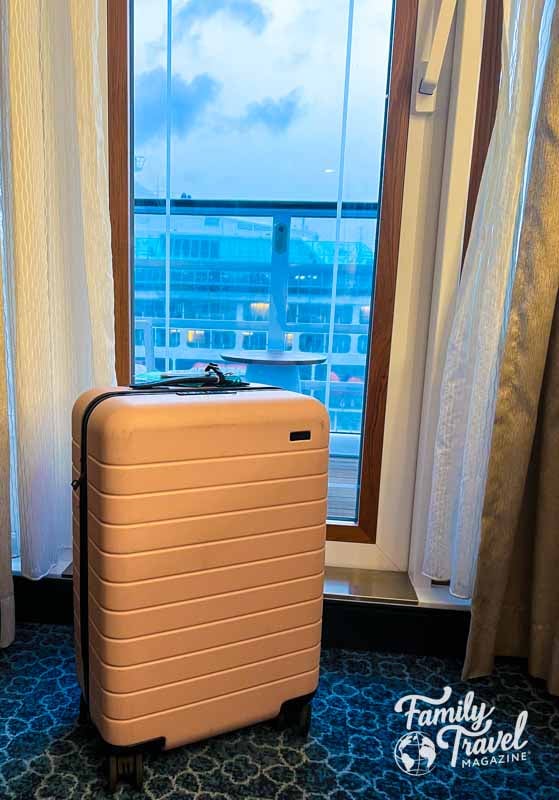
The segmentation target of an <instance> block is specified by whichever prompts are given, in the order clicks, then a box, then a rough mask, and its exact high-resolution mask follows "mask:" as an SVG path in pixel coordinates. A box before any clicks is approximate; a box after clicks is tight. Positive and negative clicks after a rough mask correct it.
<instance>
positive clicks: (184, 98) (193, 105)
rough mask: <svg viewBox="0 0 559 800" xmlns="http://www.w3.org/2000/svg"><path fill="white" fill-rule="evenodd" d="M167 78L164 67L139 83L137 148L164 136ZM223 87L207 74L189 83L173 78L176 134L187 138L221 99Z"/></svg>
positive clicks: (135, 90)
mask: <svg viewBox="0 0 559 800" xmlns="http://www.w3.org/2000/svg"><path fill="white" fill-rule="evenodd" d="M166 86H167V76H166V73H165V70H164V69H163V67H156V68H155V69H152V70H150V71H148V72H143V73H141V74H140V75H139V76H138V77H137V78H136V81H135V87H134V94H135V104H134V139H135V142H136V145H142V144H145V143H146V142H147V141H149V140H150V139H153V138H156V137H161V136H164V134H165V125H166V106H165V99H166V97H165V92H166ZM220 88H221V84H220V83H219V82H218V81H216V80H215V78H212V76H211V75H208V74H207V73H202V74H201V75H196V76H195V77H194V78H193V79H192V80H191V81H186V80H184V78H181V76H180V75H178V74H176V73H175V74H174V75H173V76H172V78H171V94H172V120H171V125H172V130H173V133H174V134H183V135H184V134H186V133H188V132H189V131H190V130H192V128H194V126H195V125H196V123H197V121H198V120H199V118H200V116H201V115H202V113H203V112H204V111H205V109H206V108H207V106H208V105H209V104H210V103H211V102H213V100H215V98H216V97H217V95H218V93H219V90H220Z"/></svg>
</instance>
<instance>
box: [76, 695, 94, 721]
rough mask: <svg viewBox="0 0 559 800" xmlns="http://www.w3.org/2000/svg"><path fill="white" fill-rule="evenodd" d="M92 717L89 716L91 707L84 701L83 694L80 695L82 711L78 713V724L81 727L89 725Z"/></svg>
mask: <svg viewBox="0 0 559 800" xmlns="http://www.w3.org/2000/svg"><path fill="white" fill-rule="evenodd" d="M90 722H91V717H90V716H89V706H88V705H87V703H86V702H85V700H84V699H83V694H81V695H80V710H79V713H78V723H79V724H80V725H89V723H90Z"/></svg>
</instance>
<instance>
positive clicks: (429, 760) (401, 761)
mask: <svg viewBox="0 0 559 800" xmlns="http://www.w3.org/2000/svg"><path fill="white" fill-rule="evenodd" d="M436 757H437V751H436V749H435V744H434V742H432V741H431V739H429V737H428V736H424V735H423V734H422V733H419V732H418V731H411V732H410V733H405V734H404V735H403V736H401V737H400V738H399V739H398V741H397V742H396V746H395V748H394V759H395V761H396V763H397V764H398V766H399V767H400V769H401V770H402V772H405V773H406V775H415V776H419V775H427V773H429V772H431V770H432V769H433V766H434V764H435V759H436Z"/></svg>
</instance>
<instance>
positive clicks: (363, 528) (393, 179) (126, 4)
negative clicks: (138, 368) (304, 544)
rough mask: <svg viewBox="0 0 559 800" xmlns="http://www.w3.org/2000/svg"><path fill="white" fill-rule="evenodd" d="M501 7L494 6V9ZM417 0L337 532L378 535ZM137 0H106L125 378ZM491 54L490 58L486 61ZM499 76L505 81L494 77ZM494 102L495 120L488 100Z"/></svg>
mask: <svg viewBox="0 0 559 800" xmlns="http://www.w3.org/2000/svg"><path fill="white" fill-rule="evenodd" d="M500 5H501V4H500V3H495V4H492V3H488V12H487V17H486V28H487V30H486V33H485V35H484V55H483V59H484V60H483V62H482V75H481V78H480V99H479V101H478V111H477V114H478V121H477V122H476V136H475V143H474V157H473V162H472V178H471V182H470V196H469V199H468V209H469V215H468V221H467V232H469V225H470V224H471V215H472V213H473V207H474V206H475V199H476V197H477V189H478V187H479V180H480V176H481V170H482V168H483V163H484V161H485V155H486V152H487V146H488V143H489V138H490V135H491V127H492V122H493V117H494V107H495V106H496V96H497V93H498V76H497V78H496V73H497V70H498V68H499V67H500V61H499V59H498V55H497V56H496V55H495V49H497V53H498V50H499V47H497V48H495V42H496V41H497V44H498V43H499V41H500V27H499V26H500V24H501V22H500V19H501V16H500V14H499V13H497V12H495V6H498V7H500ZM491 8H493V12H491V11H490V10H489V9H491ZM417 12H418V0H396V4H395V10H394V25H393V34H392V48H391V64H390V77H389V87H388V101H387V116H386V139H385V147H384V168H383V182H382V194H381V206H380V217H379V230H378V237H377V260H376V279H375V290H374V302H373V304H372V320H373V324H372V326H371V341H370V350H369V356H368V370H367V385H366V403H365V418H364V428H363V458H362V462H361V475H360V487H361V490H360V496H359V513H358V522H357V524H356V525H353V524H331V525H329V526H328V539H329V540H332V541H344V542H361V543H374V542H375V541H376V532H377V516H378V506H379V490H380V475H381V465H382V449H383V439H384V427H385V416H386V397H387V389H388V373H389V365H390V350H391V341H392V327H393V318H394V303H395V294H396V278H397V269H398V253H399V242H400V226H401V219H402V204H403V193H404V175H405V164H406V152H407V138H408V125H409V115H410V103H411V93H412V85H413V69H414V52H415V37H416V25H417ZM131 14H132V11H131V0H107V59H108V127H109V147H108V150H109V193H110V215H111V228H112V234H111V241H112V252H113V274H114V287H115V289H114V291H115V338H116V372H117V379H118V382H119V384H128V383H129V381H130V378H131V375H130V371H131V347H132V344H131V333H132V331H133V325H132V319H131V291H130V286H131V264H132V255H133V252H132V251H133V214H132V202H131V200H132V185H131V184H132V176H133V170H132V158H133V154H132V147H131V130H132V118H133V117H132V114H133V110H132V103H131V94H132V85H133V84H132V75H133V72H132V47H131V43H130V32H131V29H132V18H131ZM483 64H485V66H483ZM496 81H497V82H496ZM488 102H490V107H491V109H492V114H491V118H490V120H489V123H490V124H489V125H488V123H487V113H486V109H487V104H488Z"/></svg>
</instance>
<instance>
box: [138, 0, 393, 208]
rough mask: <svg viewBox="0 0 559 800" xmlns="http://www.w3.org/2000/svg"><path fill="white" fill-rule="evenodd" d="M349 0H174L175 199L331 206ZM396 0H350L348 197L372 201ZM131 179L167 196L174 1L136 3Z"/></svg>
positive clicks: (335, 188) (140, 0) (337, 156)
mask: <svg viewBox="0 0 559 800" xmlns="http://www.w3.org/2000/svg"><path fill="white" fill-rule="evenodd" d="M348 4H349V0H173V14H172V28H171V30H172V51H171V57H172V70H171V71H172V80H171V98H170V100H171V117H172V139H171V164H170V172H171V195H172V196H174V197H178V196H180V195H181V194H182V193H183V192H184V193H185V194H186V195H191V196H192V197H194V198H199V199H201V198H213V199H227V200H231V199H235V200H238V199H245V200H336V197H337V191H338V178H339V167H340V163H339V162H340V137H341V120H342V106H343V89H344V77H345V75H344V70H345V59H346V40H347V24H348ZM390 15H391V4H390V2H388V0H355V16H354V25H353V39H352V62H351V82H350V93H349V107H348V127H347V145H346V154H345V173H344V200H352V201H372V200H376V199H377V195H378V182H379V163H380V154H381V143H382V132H383V120H384V107H385V91H386V74H387V63H388V44H389V36H390ZM134 26H135V33H134V70H135V100H134V113H135V120H134V129H135V154H136V156H139V157H140V158H139V159H137V164H138V166H140V165H141V171H138V172H137V173H136V176H135V177H136V181H137V183H138V184H141V186H142V187H145V189H146V190H147V191H148V192H149V193H150V194H153V195H157V196H164V193H165V174H166V155H165V131H166V108H167V77H166V64H167V49H166V40H167V0H135V3H134Z"/></svg>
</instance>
